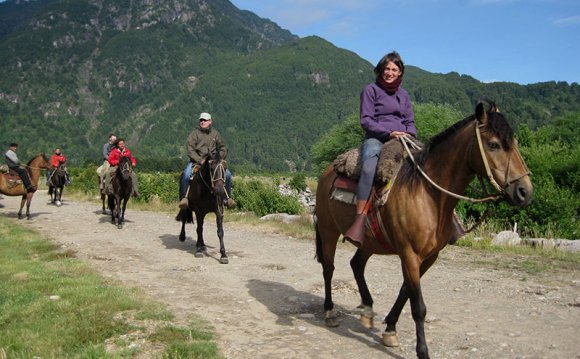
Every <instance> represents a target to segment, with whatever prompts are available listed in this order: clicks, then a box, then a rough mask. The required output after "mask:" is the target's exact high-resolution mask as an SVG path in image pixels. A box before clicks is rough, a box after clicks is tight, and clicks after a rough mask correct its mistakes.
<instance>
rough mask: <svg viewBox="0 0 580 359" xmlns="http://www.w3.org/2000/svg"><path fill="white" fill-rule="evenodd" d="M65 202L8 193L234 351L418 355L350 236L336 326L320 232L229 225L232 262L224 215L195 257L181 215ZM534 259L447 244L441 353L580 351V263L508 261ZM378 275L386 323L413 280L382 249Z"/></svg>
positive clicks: (431, 284)
mask: <svg viewBox="0 0 580 359" xmlns="http://www.w3.org/2000/svg"><path fill="white" fill-rule="evenodd" d="M63 200H64V203H63V206H61V207H56V206H54V205H49V204H48V196H47V195H46V191H39V192H38V193H37V194H36V195H35V197H34V200H33V202H32V207H31V212H32V215H33V216H32V218H31V219H30V220H21V221H19V220H18V219H17V218H16V212H17V209H18V208H17V206H18V202H19V198H15V197H4V198H3V199H1V200H0V213H2V214H3V215H4V216H6V217H9V218H13V219H14V221H15V222H18V223H22V224H23V225H25V226H26V227H29V228H33V229H35V230H37V231H38V232H40V233H42V234H44V235H46V236H47V237H49V238H51V239H53V240H54V241H56V242H58V243H59V244H60V245H62V246H63V247H66V248H67V249H73V250H75V251H77V256H78V257H79V258H80V259H82V260H84V261H86V262H88V263H89V264H90V265H92V266H93V267H94V268H96V269H97V270H98V271H99V272H100V273H102V274H103V275H104V276H106V277H111V278H114V279H116V280H118V281H120V282H121V283H123V284H125V285H127V286H131V287H139V288H141V289H142V290H143V291H144V292H145V293H146V294H147V295H149V296H150V297H151V298H153V299H154V300H157V301H159V302H162V303H165V304H166V305H167V306H168V308H169V309H170V310H171V311H172V312H173V313H174V314H175V315H176V316H177V318H183V319H184V320H186V319H188V318H191V316H192V315H195V316H199V317H202V318H204V319H206V320H207V321H209V322H210V323H212V324H213V326H214V327H215V330H216V332H217V335H218V342H219V345H220V348H221V350H222V353H223V354H224V355H225V356H226V357H227V358H236V359H237V358H242V359H243V358H252V359H254V358H300V359H302V358H336V359H340V358H357V357H361V358H365V359H372V358H415V333H414V323H413V320H412V318H411V315H410V308H409V306H408V305H407V306H406V307H405V309H404V311H403V314H402V315H401V319H400V322H399V325H398V331H399V339H400V341H401V346H400V347H399V348H386V347H384V346H383V345H382V344H381V331H382V330H383V329H384V328H383V326H382V325H380V327H379V328H375V329H373V330H367V329H365V328H364V327H362V326H361V325H360V324H359V321H358V315H357V312H356V309H355V308H356V306H357V305H358V304H359V303H360V299H359V296H358V292H357V289H356V284H355V281H354V279H353V276H352V273H351V271H350V267H349V264H348V263H349V260H350V257H351V256H352V255H353V254H354V247H352V246H351V245H349V244H348V243H346V244H340V245H339V247H338V251H337V258H336V263H335V264H336V272H335V276H334V282H333V283H334V301H335V304H336V306H337V310H338V311H339V314H340V316H339V318H340V321H341V325H340V327H338V328H327V327H325V326H324V321H323V313H322V302H323V296H324V294H323V279H322V269H321V266H320V264H318V263H317V262H316V260H315V259H314V243H313V241H310V240H299V239H294V238H288V237H287V236H283V235H279V234H274V233H265V232H264V231H260V228H256V227H250V226H247V225H246V226H243V225H240V224H237V223H226V224H225V243H226V249H227V250H228V254H229V257H230V264H227V265H222V264H219V263H218V259H219V242H218V240H217V236H216V233H215V232H216V228H215V225H214V223H213V222H212V221H210V222H208V223H206V230H205V234H206V244H208V246H209V248H208V256H207V257H205V258H195V257H194V256H193V252H194V241H192V240H191V236H192V235H195V229H194V227H193V226H192V225H188V227H187V230H188V233H187V234H188V237H187V240H186V241H185V242H179V240H178V238H177V236H178V234H179V229H180V224H179V223H178V222H175V221H174V220H173V218H172V217H170V216H167V215H164V214H159V213H153V212H146V211H136V210H133V209H128V210H127V213H126V221H127V222H126V225H125V227H124V228H123V229H117V228H116V227H114V226H113V225H111V224H110V223H109V216H105V215H101V214H100V205H98V204H96V203H89V202H76V201H68V200H67V196H66V192H65V195H64V197H63ZM226 216H227V214H226ZM524 260H525V258H510V256H508V255H505V254H504V255H501V254H500V255H497V254H488V253H483V254H482V253H480V252H475V251H473V250H469V249H465V248H458V247H448V248H446V249H445V250H444V251H443V252H442V253H441V256H440V259H439V260H438V261H437V262H436V263H435V265H434V266H433V267H432V268H431V270H430V271H429V272H428V273H427V274H426V275H425V277H424V280H423V282H422V284H423V293H424V298H425V303H426V305H427V310H428V313H427V323H426V335H427V340H428V344H429V349H430V354H431V357H432V358H514V359H515V358H580V340H579V338H580V337H579V334H578V333H580V268H575V269H574V270H572V271H570V270H568V271H567V272H564V271H562V270H559V269H555V270H553V271H551V272H550V273H542V274H539V275H529V274H526V273H523V272H521V271H520V270H518V269H511V270H506V269H505V268H509V267H510V266H509V265H505V264H502V265H500V264H499V263H505V261H508V263H511V262H512V261H513V262H514V263H515V262H516V261H519V262H521V261H524ZM490 263H492V264H490ZM493 263H497V265H493ZM512 267H513V268H517V266H515V265H514V266H512ZM366 273H367V280H368V282H369V287H370V290H371V293H372V294H373V297H374V300H375V305H374V309H375V311H376V312H377V314H376V317H375V323H376V324H379V323H380V322H381V321H382V319H383V317H384V316H385V315H386V313H387V312H388V310H389V309H390V306H391V305H392V303H393V301H394V299H395V297H396V294H397V291H398V289H399V287H400V285H401V281H402V276H401V271H400V268H399V260H398V258H396V257H392V256H390V257H384V256H382V257H379V256H374V257H372V258H371V259H370V261H369V265H368V267H367V271H366Z"/></svg>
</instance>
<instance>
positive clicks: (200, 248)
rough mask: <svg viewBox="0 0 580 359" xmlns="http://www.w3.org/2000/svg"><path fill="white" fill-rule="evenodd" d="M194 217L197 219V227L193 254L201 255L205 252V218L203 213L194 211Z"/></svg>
mask: <svg viewBox="0 0 580 359" xmlns="http://www.w3.org/2000/svg"><path fill="white" fill-rule="evenodd" d="M195 219H196V221H197V227H196V229H195V232H196V233H197V242H196V244H195V248H196V249H195V256H196V257H203V252H205V249H206V248H205V242H204V241H203V222H204V219H205V213H201V212H195Z"/></svg>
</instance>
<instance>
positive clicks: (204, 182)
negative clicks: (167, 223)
mask: <svg viewBox="0 0 580 359" xmlns="http://www.w3.org/2000/svg"><path fill="white" fill-rule="evenodd" d="M210 152H211V151H210ZM225 180H226V161H225V160H223V159H221V158H220V156H219V151H214V152H213V153H212V154H210V155H208V157H207V158H206V160H205V162H204V163H203V164H202V165H201V166H200V167H199V168H198V169H194V174H193V178H192V179H191V180H190V181H189V188H188V190H187V192H186V196H187V199H188V208H187V209H180V211H179V214H178V215H177V218H178V219H179V220H181V232H180V233H179V240H180V241H185V238H186V236H185V224H186V223H188V222H191V223H193V213H195V220H196V221H197V227H196V232H197V243H196V251H195V256H196V257H203V255H204V252H205V251H206V246H205V242H204V239H203V223H204V220H205V216H206V215H207V214H208V213H211V212H213V213H214V214H215V218H216V225H217V235H218V238H219V240H220V253H221V257H220V259H219V262H220V263H222V264H227V263H228V262H229V260H228V256H227V253H226V249H225V246H224V228H223V219H224V199H225V198H227V197H226V189H225Z"/></svg>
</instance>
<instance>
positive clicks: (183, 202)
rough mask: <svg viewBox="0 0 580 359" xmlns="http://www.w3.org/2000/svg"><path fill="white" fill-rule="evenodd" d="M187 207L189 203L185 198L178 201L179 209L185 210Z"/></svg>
mask: <svg viewBox="0 0 580 359" xmlns="http://www.w3.org/2000/svg"><path fill="white" fill-rule="evenodd" d="M188 207H189V201H188V200H187V197H183V198H182V199H181V201H179V209H187V208H188Z"/></svg>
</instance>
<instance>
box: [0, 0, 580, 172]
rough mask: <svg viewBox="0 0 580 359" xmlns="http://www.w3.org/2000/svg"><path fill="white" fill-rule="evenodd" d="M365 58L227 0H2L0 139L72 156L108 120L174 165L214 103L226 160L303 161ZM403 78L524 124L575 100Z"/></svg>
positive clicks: (537, 88) (95, 139)
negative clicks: (485, 101) (489, 104)
mask: <svg viewBox="0 0 580 359" xmlns="http://www.w3.org/2000/svg"><path fill="white" fill-rule="evenodd" d="M390 50H391V49H385V52H387V51H390ZM403 55H404V54H403ZM411 65H412V64H411ZM372 68H373V64H370V63H368V62H367V61H365V60H363V59H361V58H360V57H359V56H357V55H356V54H354V53H352V52H350V51H347V50H344V49H339V48H337V47H335V46H334V45H332V44H331V43H329V42H327V41H325V40H324V39H322V38H318V37H307V38H298V37H297V36H295V35H292V34H291V33H290V32H289V31H287V30H284V29H282V28H280V27H279V26H278V25H276V24H275V23H273V22H271V21H269V20H266V19H262V18H259V17H258V16H256V15H255V14H253V13H251V12H248V11H240V10H239V9H237V8H236V7H235V6H233V5H232V4H231V3H230V2H229V1H227V0H212V1H206V0H174V1H156V2H151V1H147V0H134V1H131V2H117V1H113V0H99V1H88V0H74V1H73V0H38V1H15V0H10V1H6V2H3V3H0V117H1V119H2V121H0V143H3V144H6V143H8V142H10V141H16V142H18V143H19V144H20V145H21V146H20V148H19V151H20V153H21V157H22V158H23V159H27V158H30V157H32V156H33V155H34V154H36V153H38V152H41V151H43V152H49V153H50V152H51V151H52V150H53V149H54V147H56V146H62V147H64V151H65V153H66V154H68V156H69V158H70V162H71V164H72V165H80V164H84V163H89V162H90V163H96V162H98V161H99V160H100V150H101V146H102V144H103V143H104V142H105V140H106V138H107V135H108V133H109V132H111V131H113V132H116V133H117V134H118V135H120V136H122V137H125V138H126V140H127V143H128V146H129V147H130V148H131V150H132V151H133V152H134V153H135V155H136V156H137V157H138V160H139V166H140V167H142V168H146V169H152V170H153V169H155V170H161V171H176V170H179V169H180V168H182V167H183V165H184V163H185V161H186V156H185V146H184V144H185V139H186V137H187V134H188V133H189V132H190V131H191V130H192V129H193V127H194V126H196V123H197V116H198V114H199V113H200V112H202V111H208V112H211V113H212V114H213V116H214V118H215V124H214V125H215V127H216V128H217V129H219V130H220V131H221V132H222V134H223V136H224V138H225V140H226V142H227V144H228V146H229V148H230V156H229V163H230V167H231V168H232V169H233V170H234V171H237V172H240V171H243V172H278V171H294V170H296V171H310V170H312V168H313V167H314V166H313V162H312V157H311V147H312V145H313V144H314V143H316V142H317V141H318V140H319V139H320V138H321V137H322V136H323V135H324V134H325V133H326V132H327V131H328V130H329V129H330V128H331V127H333V126H335V125H337V124H340V123H342V122H343V121H345V119H347V118H349V117H350V116H353V115H355V114H356V113H357V112H358V96H359V93H360V90H361V89H362V87H363V86H364V85H365V84H366V83H368V82H370V81H372V79H373V75H372ZM404 86H405V88H406V89H407V90H408V91H409V92H410V94H411V97H412V99H413V101H414V102H415V103H416V104H422V103H437V104H449V105H452V106H453V107H454V108H456V109H457V110H458V111H459V112H460V113H461V114H462V115H467V114H469V113H471V112H472V111H473V107H474V104H475V103H476V102H477V101H478V100H479V99H481V98H483V97H487V98H491V99H493V100H495V101H496V102H497V103H498V104H499V106H500V108H501V109H502V111H503V112H505V113H506V114H507V115H508V118H510V120H511V121H512V125H514V127H516V128H517V127H519V126H520V125H522V124H525V125H526V126H527V128H529V129H531V130H532V131H535V130H536V129H538V128H540V127H542V126H544V125H547V124H549V123H551V122H552V121H553V120H554V118H556V117H557V116H560V115H564V114H566V113H567V112H574V111H580V86H579V85H578V84H576V83H573V84H568V83H556V82H548V83H541V84H533V85H527V86H522V85H517V84H513V83H492V84H485V83H481V82H479V81H477V80H475V79H473V78H471V77H469V76H466V75H459V74H457V73H449V74H433V73H429V72H427V71H424V70H422V69H419V68H417V67H413V66H408V69H407V71H406V75H405V82H404Z"/></svg>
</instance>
